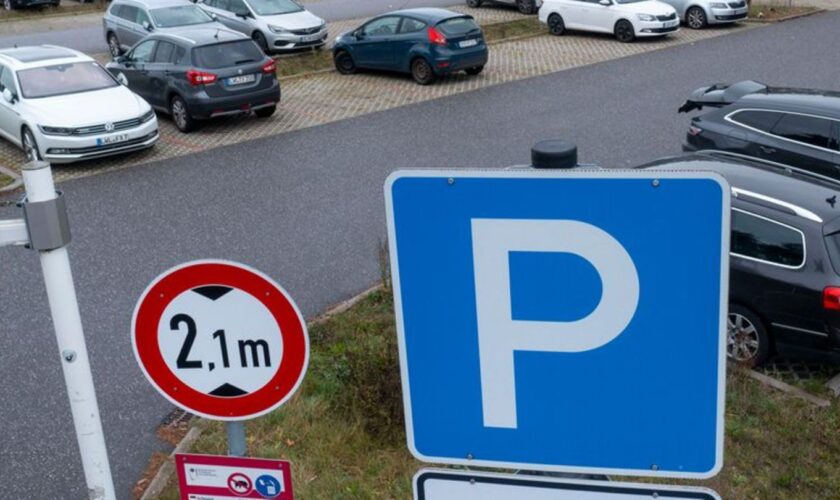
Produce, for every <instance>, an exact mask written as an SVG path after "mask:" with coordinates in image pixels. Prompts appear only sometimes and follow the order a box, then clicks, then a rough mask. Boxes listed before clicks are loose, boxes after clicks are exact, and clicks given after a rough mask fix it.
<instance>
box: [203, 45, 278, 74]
mask: <svg viewBox="0 0 840 500" xmlns="http://www.w3.org/2000/svg"><path fill="white" fill-rule="evenodd" d="M262 59H263V53H262V51H261V50H260V48H259V47H257V44H256V43H254V42H253V41H252V40H238V41H236V42H226V43H217V44H214V45H205V46H203V47H196V48H194V49H193V62H194V63H195V65H196V66H200V67H202V68H207V69H218V68H229V67H231V66H238V65H240V64H248V63H254V62H258V61H262Z"/></svg>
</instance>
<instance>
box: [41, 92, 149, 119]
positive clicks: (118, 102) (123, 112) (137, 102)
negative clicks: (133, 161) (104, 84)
mask: <svg viewBox="0 0 840 500" xmlns="http://www.w3.org/2000/svg"><path fill="white" fill-rule="evenodd" d="M26 104H27V107H28V108H29V111H30V112H31V113H32V115H33V116H34V117H35V118H36V120H37V122H38V125H47V126H52V127H85V126H88V125H98V124H101V123H105V122H116V121H121V120H130V119H132V118H137V117H139V116H140V115H142V114H143V113H145V112H147V111H149V109H151V108H150V107H149V104H148V103H147V102H146V101H144V100H143V98H141V97H140V96H138V95H137V94H135V93H134V92H132V91H130V90H129V89H127V88H126V87H124V86H122V85H117V86H116V87H111V88H107V89H102V90H95V91H92V92H80V93H78V94H70V95H63V96H55V97H43V98H40V99H27V101H26ZM80 110H84V112H83V113H80V112H79V111H80Z"/></svg>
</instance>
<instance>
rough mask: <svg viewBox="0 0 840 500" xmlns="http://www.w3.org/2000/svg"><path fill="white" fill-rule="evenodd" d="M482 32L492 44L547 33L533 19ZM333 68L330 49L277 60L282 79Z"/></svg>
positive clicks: (492, 25)
mask: <svg viewBox="0 0 840 500" xmlns="http://www.w3.org/2000/svg"><path fill="white" fill-rule="evenodd" d="M482 30H484V38H485V40H487V42H490V43H493V42H498V41H501V40H506V39H509V38H520V37H525V36H535V35H541V34H544V33H546V30H545V28H544V27H543V26H542V25H541V24H540V23H539V21H537V19H536V18H533V17H529V18H525V19H517V20H516V21H508V22H504V23H495V24H488V25H486V26H482ZM332 68H333V59H332V52H331V51H330V50H328V49H324V50H320V51H312V52H304V53H302V54H297V55H292V56H286V57H280V58H278V59H277V76H278V77H280V78H288V77H292V76H301V75H305V74H307V73H312V72H315V71H323V70H328V69H332Z"/></svg>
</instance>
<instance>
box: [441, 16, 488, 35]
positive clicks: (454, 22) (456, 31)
mask: <svg viewBox="0 0 840 500" xmlns="http://www.w3.org/2000/svg"><path fill="white" fill-rule="evenodd" d="M437 27H438V28H440V30H441V31H443V34H444V35H447V36H458V35H466V34H467V33H469V32H471V31H475V30H478V29H481V28H479V27H478V25H477V24H475V21H473V19H472V18H471V17H453V18H452V19H447V20H446V21H443V22H442V23H440V24H438V25H437Z"/></svg>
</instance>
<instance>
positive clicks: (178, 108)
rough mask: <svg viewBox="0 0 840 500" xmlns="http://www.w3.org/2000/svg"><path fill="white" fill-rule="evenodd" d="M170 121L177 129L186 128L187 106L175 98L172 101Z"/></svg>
mask: <svg viewBox="0 0 840 500" xmlns="http://www.w3.org/2000/svg"><path fill="white" fill-rule="evenodd" d="M172 119H173V120H174V121H175V125H176V126H177V127H178V128H179V129H181V130H184V129H185V128H187V121H188V117H187V106H186V105H184V101H182V100H181V99H177V98H176V99H173V100H172Z"/></svg>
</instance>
